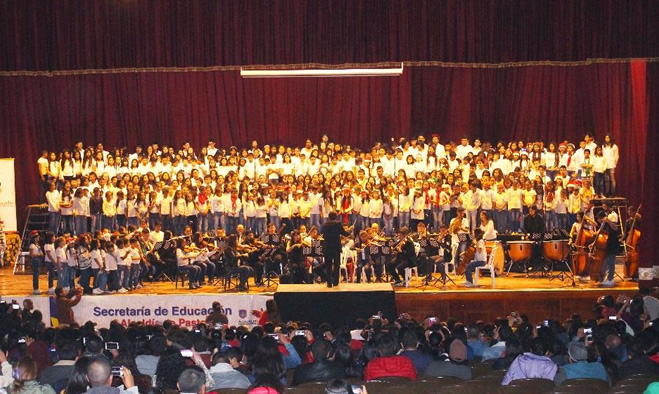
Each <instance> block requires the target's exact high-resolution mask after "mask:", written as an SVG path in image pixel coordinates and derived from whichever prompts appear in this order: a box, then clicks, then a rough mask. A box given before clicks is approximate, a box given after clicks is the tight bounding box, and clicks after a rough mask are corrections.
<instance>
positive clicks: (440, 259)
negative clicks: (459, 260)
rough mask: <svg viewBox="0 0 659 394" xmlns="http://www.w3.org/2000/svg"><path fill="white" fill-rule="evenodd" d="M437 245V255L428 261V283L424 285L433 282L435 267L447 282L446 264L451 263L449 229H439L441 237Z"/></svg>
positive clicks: (438, 237) (442, 227)
mask: <svg viewBox="0 0 659 394" xmlns="http://www.w3.org/2000/svg"><path fill="white" fill-rule="evenodd" d="M436 242H437V245H438V246H439V248H438V250H437V253H435V254H431V255H430V259H428V263H429V266H428V268H427V269H426V281H425V282H424V285H426V286H427V285H428V284H430V281H431V280H432V271H433V266H435V265H436V266H437V268H438V271H439V273H440V274H441V275H442V281H444V282H446V263H450V262H451V259H452V255H451V234H449V233H448V227H446V226H445V225H443V224H442V225H441V226H440V228H439V235H438V236H437V240H436Z"/></svg>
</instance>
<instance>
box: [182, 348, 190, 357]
mask: <svg viewBox="0 0 659 394" xmlns="http://www.w3.org/2000/svg"><path fill="white" fill-rule="evenodd" d="M181 356H183V357H185V358H192V350H189V349H183V350H181Z"/></svg>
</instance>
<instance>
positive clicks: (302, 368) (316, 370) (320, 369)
mask: <svg viewBox="0 0 659 394" xmlns="http://www.w3.org/2000/svg"><path fill="white" fill-rule="evenodd" d="M344 377H345V370H344V369H343V367H342V366H341V364H339V363H337V362H335V361H330V360H327V359H325V360H316V361H314V362H313V363H311V364H301V365H298V366H297V367H296V368H295V375H293V383H292V385H293V386H297V385H298V384H302V383H306V382H329V381H330V380H332V379H338V378H344Z"/></svg>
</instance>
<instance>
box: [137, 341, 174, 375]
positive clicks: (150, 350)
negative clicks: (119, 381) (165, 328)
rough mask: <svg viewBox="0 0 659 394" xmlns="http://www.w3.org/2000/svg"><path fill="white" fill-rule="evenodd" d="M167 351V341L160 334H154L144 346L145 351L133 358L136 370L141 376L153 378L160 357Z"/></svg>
mask: <svg viewBox="0 0 659 394" xmlns="http://www.w3.org/2000/svg"><path fill="white" fill-rule="evenodd" d="M165 350H167V340H166V339H165V336H164V335H162V334H155V335H154V336H152V337H151V339H149V341H148V342H147V344H146V349H145V350H144V351H143V352H141V354H139V353H138V356H137V357H135V364H136V365H137V369H138V370H139V371H140V373H141V374H143V375H148V376H151V377H153V376H154V375H155V374H156V368H157V367H158V361H159V360H160V355H161V354H162V353H163V352H164V351H165Z"/></svg>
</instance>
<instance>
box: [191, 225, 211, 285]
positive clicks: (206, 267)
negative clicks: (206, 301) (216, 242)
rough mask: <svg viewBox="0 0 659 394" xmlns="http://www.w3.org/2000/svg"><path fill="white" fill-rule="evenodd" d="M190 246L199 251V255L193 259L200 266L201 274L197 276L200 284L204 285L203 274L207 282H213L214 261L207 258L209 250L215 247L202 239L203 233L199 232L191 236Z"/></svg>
mask: <svg viewBox="0 0 659 394" xmlns="http://www.w3.org/2000/svg"><path fill="white" fill-rule="evenodd" d="M190 246H191V247H192V248H194V249H196V250H198V251H199V256H197V259H196V260H195V262H194V264H195V265H197V266H199V267H200V268H201V272H202V276H201V278H199V281H200V282H201V283H200V284H201V285H204V275H206V276H207V277H208V283H209V284H213V280H214V279H215V263H214V262H212V261H211V260H210V259H209V256H210V250H211V249H215V247H214V246H213V245H211V244H209V243H208V242H206V240H205V239H204V237H203V235H202V234H201V233H199V232H197V233H194V235H193V236H192V244H191V245H190Z"/></svg>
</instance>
